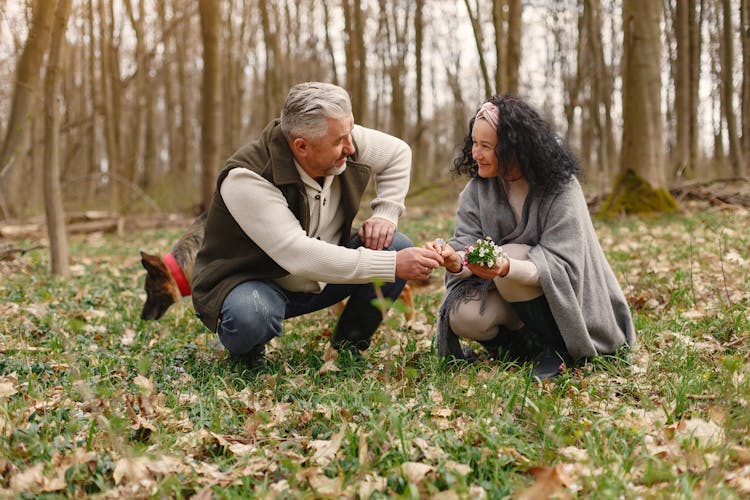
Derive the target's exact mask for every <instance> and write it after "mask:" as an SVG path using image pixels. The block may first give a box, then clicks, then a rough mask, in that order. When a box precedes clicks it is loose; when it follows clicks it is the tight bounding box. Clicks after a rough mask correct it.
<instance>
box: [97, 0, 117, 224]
mask: <svg viewBox="0 0 750 500" xmlns="http://www.w3.org/2000/svg"><path fill="white" fill-rule="evenodd" d="M105 1H106V0H99V4H98V9H99V57H100V58H101V78H100V82H99V84H100V85H101V96H102V112H103V115H104V142H105V146H106V149H107V174H108V177H109V179H108V181H109V186H108V187H109V204H110V205H109V206H110V208H111V209H112V210H117V209H119V204H120V203H119V202H120V182H119V178H118V176H119V173H120V154H119V146H118V145H117V132H116V128H117V123H116V121H115V120H116V118H115V110H114V104H113V103H114V97H113V94H114V92H115V89H114V88H113V83H114V80H115V79H114V78H113V77H112V72H113V71H114V69H113V68H112V64H111V63H112V60H111V58H110V51H111V49H110V46H111V44H112V43H113V42H112V39H111V38H110V36H109V35H108V33H107V26H108V20H107V15H106V11H105V9H104V2H105ZM110 21H112V22H114V20H110Z"/></svg>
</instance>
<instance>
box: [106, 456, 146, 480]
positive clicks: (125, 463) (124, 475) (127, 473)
mask: <svg viewBox="0 0 750 500" xmlns="http://www.w3.org/2000/svg"><path fill="white" fill-rule="evenodd" d="M148 463H149V460H148V458H146V457H132V458H130V457H127V458H121V459H120V460H118V461H117V463H116V464H115V470H114V472H112V479H114V480H115V484H118V485H119V484H120V483H123V484H125V483H135V482H138V481H141V480H143V479H148V478H150V474H149V471H148Z"/></svg>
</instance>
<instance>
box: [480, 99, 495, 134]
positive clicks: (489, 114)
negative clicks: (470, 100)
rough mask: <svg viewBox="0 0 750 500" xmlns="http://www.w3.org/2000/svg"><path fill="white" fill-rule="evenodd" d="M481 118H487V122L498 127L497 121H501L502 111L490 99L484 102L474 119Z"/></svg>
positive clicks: (493, 126)
mask: <svg viewBox="0 0 750 500" xmlns="http://www.w3.org/2000/svg"><path fill="white" fill-rule="evenodd" d="M480 118H484V119H485V120H487V123H489V124H490V125H492V128H494V129H497V122H498V121H500V113H499V112H498V110H497V106H495V105H494V104H492V103H491V102H489V101H487V102H485V103H484V104H482V107H480V108H479V111H477V116H476V117H475V118H474V120H475V121H476V120H479V119H480Z"/></svg>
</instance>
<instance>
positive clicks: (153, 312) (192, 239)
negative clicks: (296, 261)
mask: <svg viewBox="0 0 750 500" xmlns="http://www.w3.org/2000/svg"><path fill="white" fill-rule="evenodd" d="M205 227H206V212H203V213H202V214H201V215H199V216H198V217H197V218H196V219H195V220H194V221H193V223H192V224H191V225H190V226H189V227H188V228H187V230H186V231H185V233H184V234H183V235H182V236H180V238H179V239H178V240H177V242H176V243H175V244H174V246H173V247H172V251H171V252H169V253H168V254H166V255H165V256H164V257H159V256H158V255H152V254H148V253H146V252H143V251H141V264H142V265H143V267H144V269H146V282H145V285H144V288H145V289H146V302H144V304H143V309H141V319H145V320H158V319H160V318H161V317H162V316H164V313H166V312H167V309H169V307H170V306H171V305H172V304H174V303H175V302H178V301H179V300H180V299H181V298H182V297H187V296H189V295H190V294H191V285H192V282H193V265H194V264H195V256H196V254H197V253H198V250H199V249H200V247H201V245H202V244H203V233H204V230H205ZM399 299H400V300H401V301H402V302H404V303H405V304H406V307H407V310H406V318H407V319H408V320H409V321H412V320H413V319H414V299H413V297H412V293H411V288H410V287H409V285H408V284H407V285H406V286H405V287H404V290H403V291H402V292H401V295H400V296H399ZM332 307H333V308H334V311H335V312H337V313H338V314H340V313H341V311H342V310H343V308H344V307H343V304H342V303H339V304H336V305H334V306H332Z"/></svg>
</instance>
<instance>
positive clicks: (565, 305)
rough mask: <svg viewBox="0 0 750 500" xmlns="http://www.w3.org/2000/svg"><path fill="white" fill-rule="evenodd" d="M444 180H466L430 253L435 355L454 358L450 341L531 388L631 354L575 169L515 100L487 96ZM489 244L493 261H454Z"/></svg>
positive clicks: (625, 315)
mask: <svg viewBox="0 0 750 500" xmlns="http://www.w3.org/2000/svg"><path fill="white" fill-rule="evenodd" d="M453 171H454V173H456V174H459V175H467V176H468V177H470V180H469V182H468V183H467V185H466V187H465V188H464V190H463V191H462V192H461V195H460V197H459V202H458V210H457V213H456V229H455V234H454V236H453V238H452V239H451V240H450V241H448V242H447V243H443V242H442V241H441V240H440V239H437V240H435V241H433V242H431V243H428V244H426V245H425V246H426V247H429V248H433V249H435V250H437V251H439V252H441V254H442V256H443V258H444V265H445V268H446V270H447V271H448V272H447V273H446V289H447V291H446V295H445V297H444V298H443V302H442V304H441V306H440V314H439V319H438V328H437V334H436V338H435V346H436V350H437V352H438V354H439V355H441V356H453V357H456V358H465V357H466V354H465V353H464V351H463V350H462V347H461V342H460V341H459V338H464V339H470V340H475V341H478V342H480V343H481V344H482V345H483V346H484V347H486V348H487V349H488V350H489V351H490V353H491V354H492V355H493V356H498V355H499V356H509V357H511V358H512V359H516V360H519V361H521V362H524V361H531V362H532V363H533V372H532V373H533V375H534V376H535V377H536V378H537V379H546V378H550V377H555V376H557V375H558V374H559V373H560V371H561V369H562V368H563V366H564V363H566V362H571V361H575V360H579V359H582V358H589V357H593V356H596V355H600V354H611V353H614V352H615V351H616V350H617V349H619V348H620V347H622V346H625V345H631V344H633V343H634V342H635V332H634V328H633V321H632V319H631V315H630V310H629V309H628V305H627V303H626V301H625V297H624V295H623V292H622V289H621V288H620V285H619V284H618V282H617V279H616V278H615V275H614V273H613V272H612V269H611V267H610V266H609V263H608V262H607V259H606V257H605V255H604V252H603V251H602V249H601V247H600V245H599V241H598V239H597V236H596V233H595V231H594V227H593V224H592V223H591V218H590V216H589V212H588V207H587V205H586V200H585V198H584V196H583V192H582V190H581V186H580V184H579V183H578V180H577V178H576V176H577V174H578V173H579V166H578V162H577V161H576V159H575V157H574V156H573V155H572V153H571V152H570V151H569V150H568V149H567V147H566V146H565V145H564V144H563V143H562V141H561V140H560V139H559V138H558V137H557V136H556V134H555V133H554V132H553V131H552V128H551V127H550V125H549V124H548V123H547V122H546V121H544V120H543V119H542V118H541V116H540V115H539V114H538V113H537V112H536V111H535V110H534V109H532V108H531V107H530V106H529V105H528V104H527V103H525V102H524V101H523V100H521V99H519V98H518V97H514V96H507V95H504V96H493V97H492V98H491V99H490V100H489V101H488V102H485V103H484V104H483V105H482V106H481V107H480V109H479V111H478V112H477V113H476V115H475V116H474V117H473V118H472V119H471V120H470V122H469V136H468V137H466V139H465V143H464V146H463V150H462V152H461V154H460V155H459V156H458V157H457V158H456V159H455V161H454V169H453ZM487 237H490V238H492V240H493V241H494V242H496V243H497V244H498V245H501V246H502V249H503V251H504V255H501V257H500V258H499V259H498V261H497V262H496V263H495V264H494V266H492V267H486V266H484V265H481V264H471V263H468V262H467V261H466V259H465V249H466V247H467V246H468V245H472V244H475V243H476V242H477V240H480V239H485V238H487Z"/></svg>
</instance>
